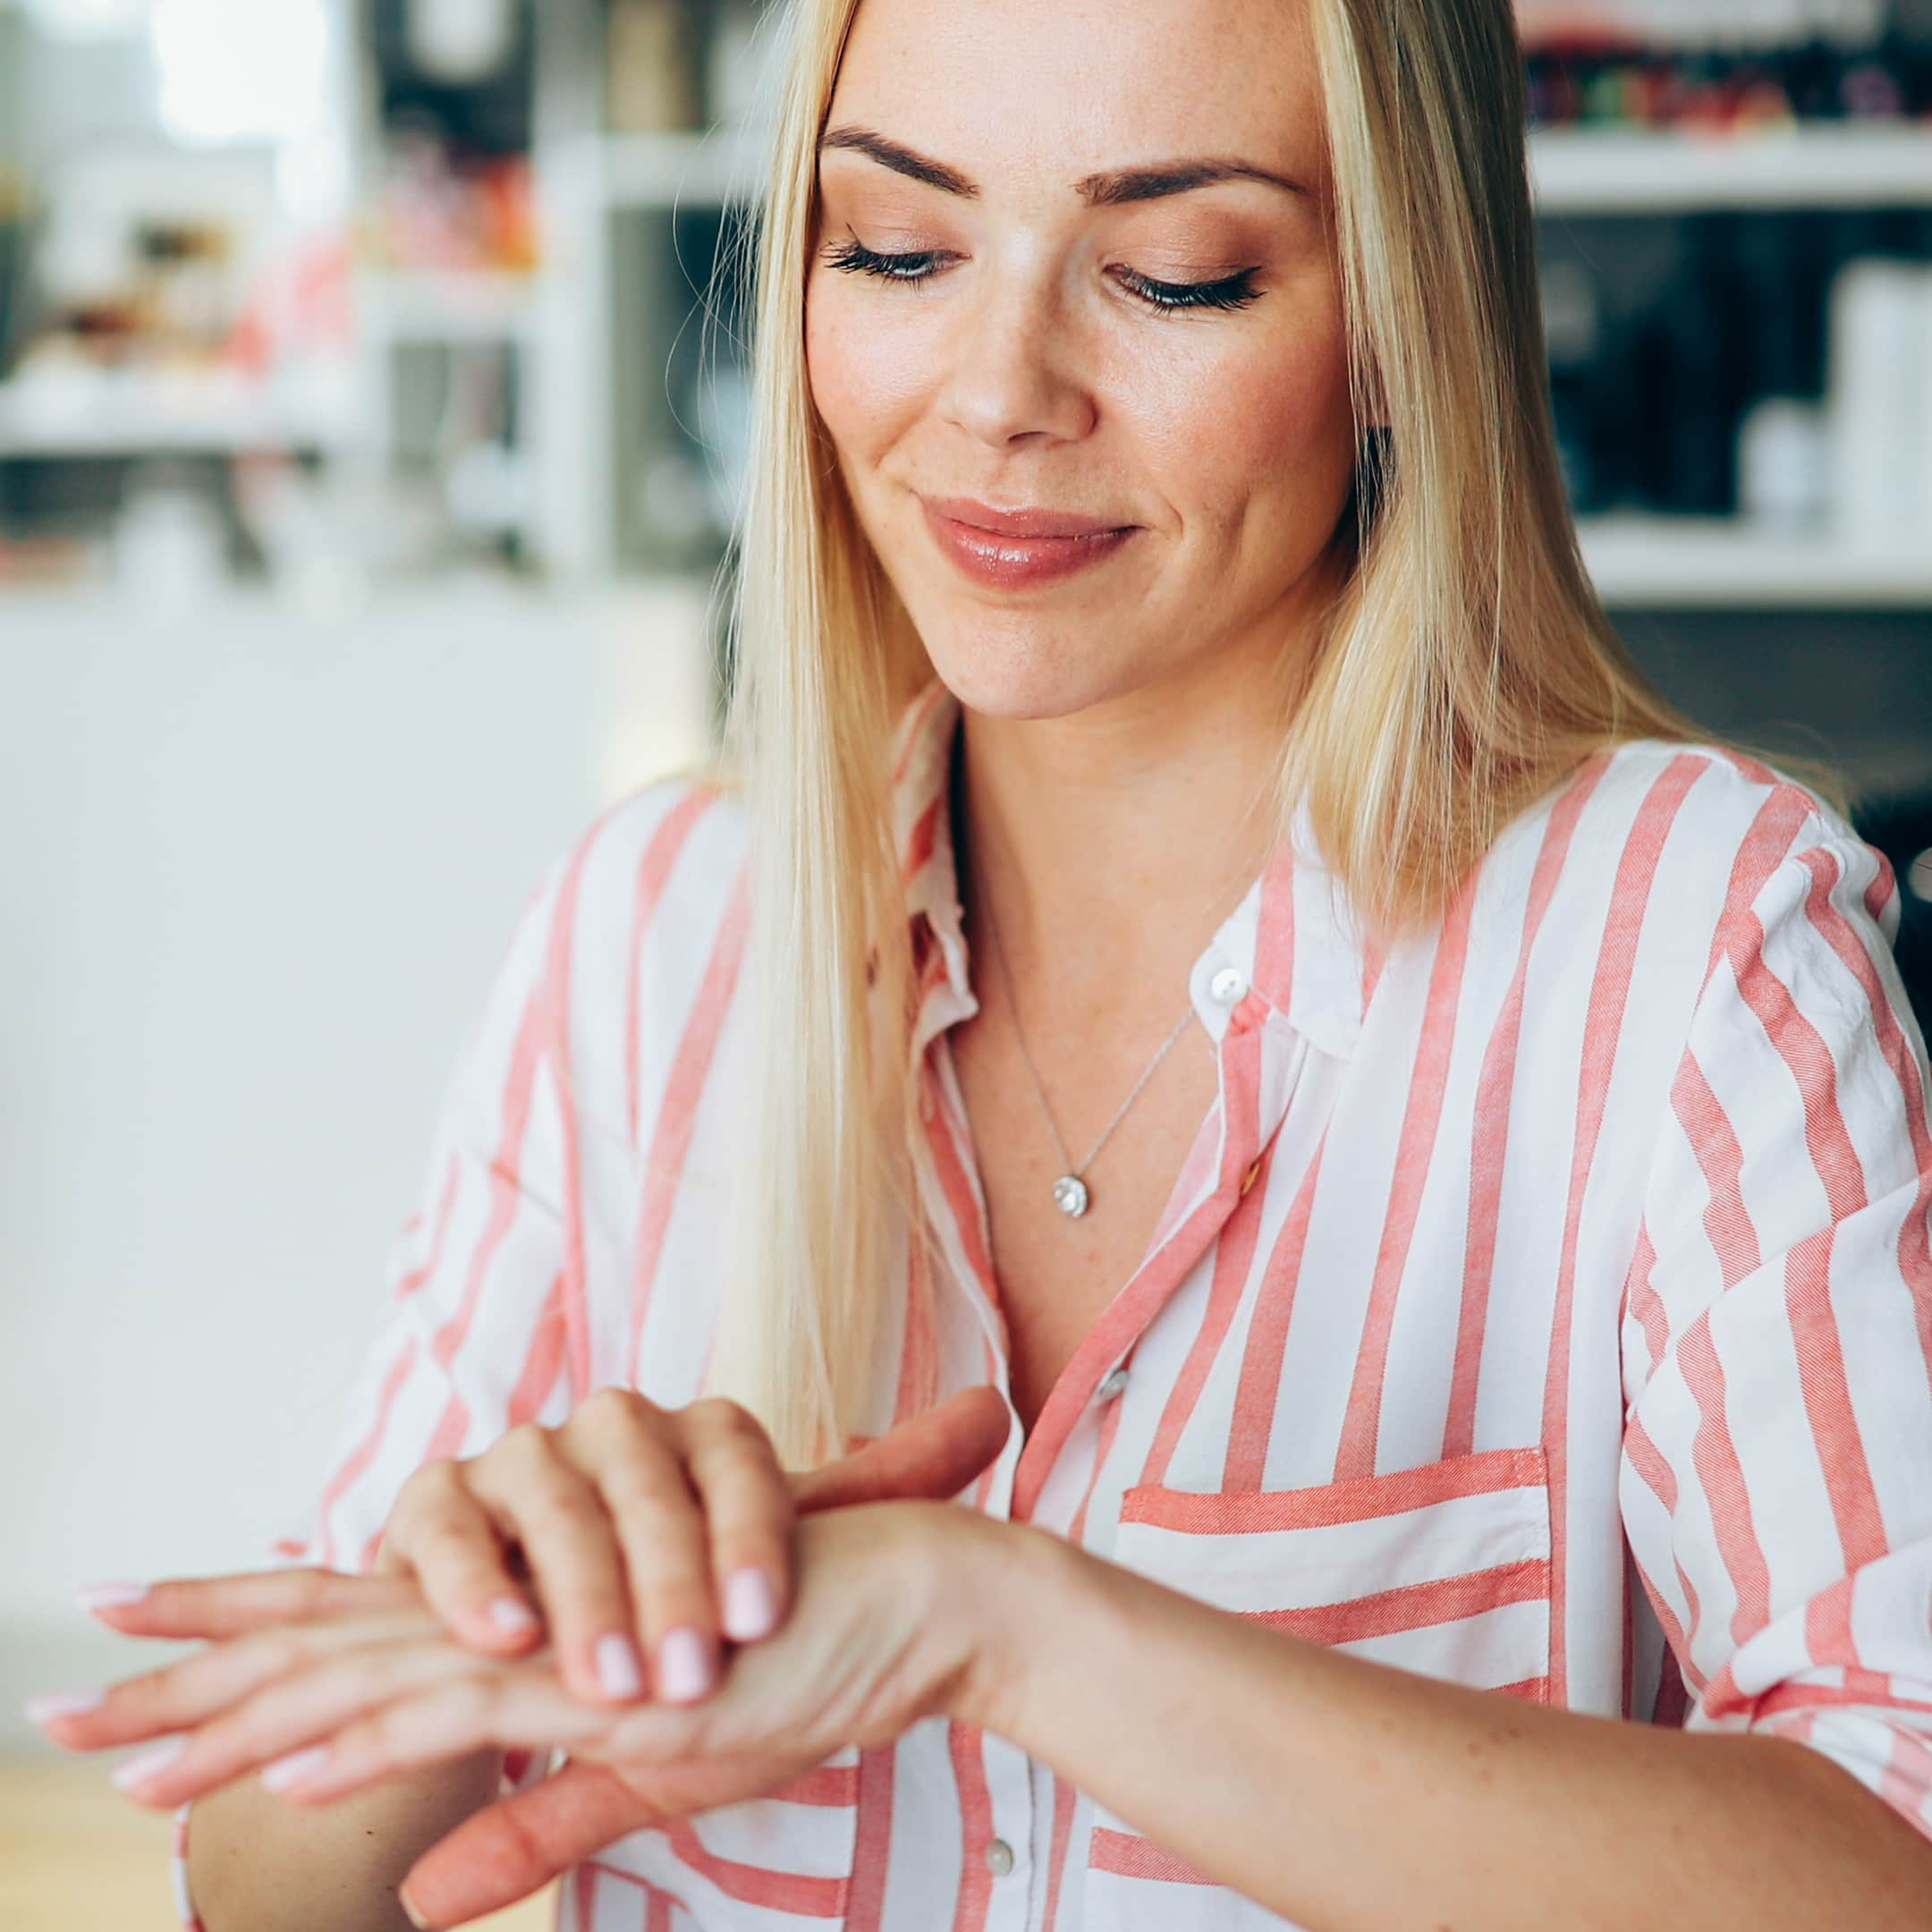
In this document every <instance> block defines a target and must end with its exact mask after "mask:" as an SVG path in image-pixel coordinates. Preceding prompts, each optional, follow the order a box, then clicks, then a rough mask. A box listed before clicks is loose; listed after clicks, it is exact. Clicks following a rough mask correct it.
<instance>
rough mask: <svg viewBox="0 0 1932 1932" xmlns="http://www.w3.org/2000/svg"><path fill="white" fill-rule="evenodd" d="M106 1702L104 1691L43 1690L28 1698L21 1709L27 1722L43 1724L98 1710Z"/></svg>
mask: <svg viewBox="0 0 1932 1932" xmlns="http://www.w3.org/2000/svg"><path fill="white" fill-rule="evenodd" d="M106 1701H107V1693H106V1691H42V1692H41V1694H40V1695H39V1696H38V1697H30V1698H29V1699H27V1701H26V1703H24V1704H23V1705H22V1706H21V1709H22V1710H24V1711H25V1712H26V1713H27V1722H28V1723H29V1724H45V1723H46V1722H47V1719H48V1718H50V1717H72V1716H77V1715H78V1714H79V1713H80V1712H81V1711H90V1710H98V1709H99V1708H100V1707H101V1706H102V1705H103V1704H105V1703H106Z"/></svg>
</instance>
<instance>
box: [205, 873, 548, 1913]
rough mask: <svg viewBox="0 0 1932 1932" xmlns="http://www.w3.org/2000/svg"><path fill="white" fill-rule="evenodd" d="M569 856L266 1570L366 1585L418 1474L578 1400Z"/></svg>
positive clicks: (506, 987)
mask: <svg viewBox="0 0 1932 1932" xmlns="http://www.w3.org/2000/svg"><path fill="white" fill-rule="evenodd" d="M581 859H582V849H581V847H580V848H577V849H573V850H572V852H567V853H565V854H563V856H562V857H560V858H559V859H558V860H556V861H555V864H554V865H553V866H552V867H551V869H550V870H549V871H548V872H547V875H546V876H545V877H544V878H543V879H542V880H541V881H540V883H539V884H538V886H537V888H536V889H535V890H534V891H533V892H532V893H531V894H530V897H529V898H528V899H527V900H526V902H525V903H524V906H523V908H522V911H521V914H520V915H519V917H518V919H517V920H516V923H515V926H514V928H513V933H512V936H511V939H510V942H509V945H508V946H507V948H506V949H505V951H504V953H503V955H502V957H501V958H500V960H499V962H498V964H497V967H496V972H495V974H494V976H493V977H492V979H491V980H490V983H489V986H488V988H487V992H486V994H485V996H484V998H483V1001H482V1004H481V1007H480V1010H479V1012H478V1013H477V1014H476V1015H475V1017H474V1018H473V1020H472V1021H471V1023H470V1030H469V1032H468V1035H467V1036H466V1038H464V1040H463V1042H462V1046H461V1048H460V1050H459V1052H458V1054H457V1056H456V1060H455V1064H454V1067H453V1072H452V1073H451V1075H450V1077H449V1080H448V1081H447V1082H446V1084H445V1089H444V1091H443V1094H442V1096H441V1098H440V1103H439V1106H438V1108H437V1111H436V1118H435V1124H434V1128H433V1131H432V1133H431V1136H430V1145H429V1152H428V1161H427V1164H426V1167H425V1170H424V1173H423V1175H422V1180H421V1184H420V1188H419V1195H418V1199H417V1201H416V1204H415V1211H414V1212H413V1213H412V1214H411V1216H410V1218H409V1219H408V1220H407V1221H406V1222H405V1223H404V1224H402V1228H401V1230H400V1231H399V1233H397V1234H396V1236H395V1238H394V1241H392V1243H391V1245H390V1248H389V1250H388V1253H387V1256H386V1261H385V1264H384V1267H383V1270H382V1296H381V1301H380V1304H379V1307H378V1309H377V1319H376V1324H375V1332H374V1335H373V1337H372V1339H371V1340H370V1342H369V1344H368V1346H367V1347H366V1349H365V1351H364V1353H363V1355H362V1358H361V1360H360V1365H359V1367H358V1369H357V1371H356V1374H355V1377H354V1378H353V1382H352V1386H351V1388H350V1390H349V1392H348V1395H347V1399H346V1402H345V1404H344V1408H343V1418H342V1420H341V1423H340V1424H339V1426H338V1428H337V1432H336V1437H335V1443H334V1445H333V1447H332V1448H331V1449H330V1451H329V1453H328V1455H327V1458H326V1464H325V1470H324V1473H323V1477H322V1479H321V1481H320V1483H319V1485H318V1488H317V1491H316V1493H315V1496H314V1499H313V1501H312V1502H311V1504H309V1507H308V1509H307V1511H306V1513H305V1514H304V1515H303V1517H302V1518H301V1520H300V1521H298V1522H297V1523H295V1524H293V1525H292V1527H291V1529H290V1531H289V1533H287V1534H285V1535H284V1536H281V1537H278V1538H276V1539H275V1542H274V1543H273V1544H272V1546H270V1549H269V1550H268V1551H267V1553H266V1558H267V1563H268V1564H269V1566H271V1567H280V1566H284V1565H290V1566H292V1565H306V1564H321V1565H323V1566H325V1567H326V1568H329V1569H334V1570H340V1571H346V1572H354V1573H357V1574H366V1573H367V1572H369V1570H370V1569H371V1568H372V1567H373V1566H374V1563H375V1561H376V1557H377V1551H378V1549H379V1547H380V1543H381V1536H382V1530H383V1526H384V1524H385V1523H386V1521H387V1520H388V1517H389V1513H390V1511H391V1509H392V1508H393V1506H394V1503H395V1500H396V1497H397V1495H398V1493H399V1492H400V1491H401V1489H402V1486H403V1484H404V1482H405V1481H406V1480H407V1479H408V1478H409V1477H410V1475H411V1473H412V1472H413V1471H414V1470H416V1469H418V1468H419V1466H420V1465H421V1464H422V1463H424V1462H428V1461H429V1460H431V1459H433V1458H435V1457H437V1456H444V1455H470V1454H475V1453H479V1451H480V1450H481V1449H483V1448H484V1447H485V1446H487V1445H488V1444H489V1443H491V1442H493V1441H494V1440H495V1439H496V1437H497V1436H500V1435H501V1434H503V1432H504V1430H505V1429H508V1428H513V1427H514V1426H515V1425H517V1424H518V1423H520V1422H523V1421H527V1420H538V1421H548V1422H557V1421H561V1420H563V1418H564V1417H565V1416H566V1415H568V1414H569V1412H570V1411H571V1409H572V1407H573V1406H574V1404H575V1402H577V1400H578V1399H579V1397H580V1394H582V1393H583V1391H582V1390H581V1389H580V1387H579V1383H580V1380H581V1379H582V1378H583V1374H584V1369H583V1363H584V1360H585V1356H584V1352H583V1342H582V1335H583V1329H582V1306H581V1291H582V1281H581V1265H580V1260H579V1258H578V1257H579V1253H580V1244H579V1242H578V1241H577V1240H576V1239H575V1233H574V1224H573V1223H574V1216H573V1207H572V1203H573V1200H574V1194H575V1190H574V1185H573V1182H572V1174H571V1158H572V1157H571V1148H572V1134H571V1129H570V1123H569V1121H568V1119H567V1118H566V1114H565V1111H564V1110H565V1108H566V1107H567V1106H568V1105H569V1095H570V1092H571V1083H570V1080H569V1078H568V1070H567V1068H566V1067H565V1066H564V1065H563V1063H562V1056H561V1054H560V1051H559V1041H560V1038H561V1036H562V1031H563V1030H562V1029H561V1028H560V1026H559V1024H558V1018H559V1013H560V1011H561V1003H562V1002H563V1000H564V999H565V998H566V997H567V996H568V984H567V969H568V962H569V960H570V957H571V946H570V944H569V940H570V937H571V935H570V932H569V929H568V922H569V921H570V920H571V919H572V915H573V911H574V903H575V891H574V887H575V882H576V880H577V877H578V876H579V874H580V869H581ZM548 1769H549V1759H548V1757H547V1755H546V1754H543V1753H538V1752H530V1751H513V1752H511V1753H508V1754H506V1760H505V1767H504V1789H505V1790H509V1789H513V1788H516V1789H521V1788H523V1787H526V1786H528V1785H529V1784H534V1783H535V1782H536V1781H537V1780H538V1779H539V1778H541V1777H542V1776H544V1775H547V1772H548ZM190 1830H191V1807H189V1806H182V1808H181V1809H179V1810H178V1811H177V1812H176V1814H175V1818H174V1836H173V1841H172V1848H171V1873H172V1877H173V1881H174V1901H175V1907H176V1916H177V1917H178V1919H180V1922H181V1923H182V1925H183V1926H184V1927H189V1928H195V1927H198V1925H199V1919H198V1918H197V1915H196V1911H195V1906H194V1902H193V1900H192V1898H191V1894H190V1888H189V1884H188V1840H189V1834H190Z"/></svg>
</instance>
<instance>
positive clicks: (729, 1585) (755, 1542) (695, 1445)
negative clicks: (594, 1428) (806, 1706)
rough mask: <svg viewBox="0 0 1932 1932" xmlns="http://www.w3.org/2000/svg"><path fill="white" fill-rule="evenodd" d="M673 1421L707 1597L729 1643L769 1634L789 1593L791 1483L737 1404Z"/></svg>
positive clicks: (767, 1440) (699, 1409)
mask: <svg viewBox="0 0 1932 1932" xmlns="http://www.w3.org/2000/svg"><path fill="white" fill-rule="evenodd" d="M680 1420H681V1422H682V1427H683V1430H684V1445H685V1446H684V1466H685V1468H686V1470H688V1471H689V1472H690V1477H691V1487H692V1488H693V1489H695V1490H696V1491H697V1493H698V1501H699V1508H700V1509H701V1510H702V1512H703V1515H704V1523H705V1534H706V1538H707V1541H708V1557H709V1570H710V1574H709V1579H708V1596H709V1598H710V1602H711V1604H712V1605H715V1606H721V1608H722V1613H723V1614H722V1618H721V1622H722V1623H723V1626H724V1634H725V1635H726V1636H727V1637H729V1638H731V1639H732V1640H733V1642H735V1643H750V1642H752V1641H754V1640H757V1639H758V1638H760V1637H768V1636H769V1635H770V1634H771V1633H772V1632H773V1631H775V1630H776V1629H777V1628H778V1626H779V1624H780V1623H782V1622H783V1621H784V1609H785V1605H786V1603H787V1602H788V1601H789V1599H790V1596H791V1578H792V1524H793V1522H794V1521H795V1520H796V1514H797V1513H796V1511H795V1510H794V1508H793V1506H792V1491H791V1486H790V1485H789V1484H788V1483H787V1482H786V1480H785V1473H784V1469H783V1468H782V1467H781V1466H780V1464H779V1461H778V1452H777V1450H776V1449H775V1447H774V1445H773V1443H772V1439H771V1437H770V1436H768V1435H767V1434H766V1432H765V1430H764V1428H763V1427H762V1426H761V1425H760V1423H759V1422H758V1419H757V1417H755V1416H754V1415H752V1414H751V1412H750V1411H749V1410H747V1409H745V1408H742V1407H741V1406H740V1404H738V1403H737V1402H728V1401H724V1400H719V1399H711V1400H708V1401H705V1402H694V1403H692V1404H691V1407H690V1408H689V1409H686V1410H685V1411H683V1412H682V1416H681V1418H680Z"/></svg>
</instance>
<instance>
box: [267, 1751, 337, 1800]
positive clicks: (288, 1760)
mask: <svg viewBox="0 0 1932 1932" xmlns="http://www.w3.org/2000/svg"><path fill="white" fill-rule="evenodd" d="M327 1762H328V1746H327V1745H326V1744H310V1745H309V1746H307V1747H306V1748H305V1749H303V1750H298V1751H290V1752H289V1754H288V1755H287V1756H286V1757H285V1758H276V1759H275V1761H274V1762H273V1763H272V1764H265V1765H264V1766H263V1767H262V1768H261V1781H262V1783H263V1784H266V1785H267V1787H268V1789H269V1790H270V1791H272V1792H278V1791H286V1790H287V1789H288V1787H289V1786H290V1785H291V1784H301V1781H302V1780H303V1779H304V1778H305V1777H310V1776H312V1775H314V1774H315V1773H316V1772H318V1771H319V1770H320V1769H321V1768H322V1767H323V1766H324V1765H326V1763H327Z"/></svg>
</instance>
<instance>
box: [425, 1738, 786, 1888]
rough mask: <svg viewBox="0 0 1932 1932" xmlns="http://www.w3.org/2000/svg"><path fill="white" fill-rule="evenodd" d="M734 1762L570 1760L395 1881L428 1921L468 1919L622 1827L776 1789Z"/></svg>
mask: <svg viewBox="0 0 1932 1932" xmlns="http://www.w3.org/2000/svg"><path fill="white" fill-rule="evenodd" d="M797 1768H798V1767H797V1766H796V1765H793V1764H790V1763H786V1764H784V1765H783V1766H782V1767H780V1770H779V1772H778V1773H777V1774H775V1775H768V1776H767V1777H765V1778H763V1779H760V1778H759V1777H758V1776H757V1775H755V1773H756V1770H757V1767H756V1766H750V1767H747V1765H746V1761H744V1760H739V1759H714V1760H707V1761H700V1762H693V1763H691V1764H673V1765H664V1766H661V1767H660V1766H654V1767H648V1770H645V1769H640V1768H631V1767H627V1768H626V1770H625V1772H624V1773H623V1775H622V1776H620V1775H618V1774H617V1773H616V1772H614V1771H613V1770H612V1769H611V1767H609V1766H607V1765H604V1764H600V1763H597V1761H595V1760H594V1759H589V1758H574V1759H572V1761H571V1762H570V1763H568V1764H566V1765H564V1766H563V1767H562V1768H561V1769H560V1770H558V1771H556V1772H555V1773H554V1774H553V1775H551V1776H549V1777H547V1778H545V1779H544V1780H543V1781H542V1782H541V1783H540V1784H533V1785H532V1786H530V1789H529V1790H528V1791H523V1792H516V1793H515V1794H514V1795H513V1796H511V1797H508V1798H502V1799H499V1800H497V1801H496V1803H494V1804H491V1805H487V1806H486V1807H485V1808H484V1809H482V1810H480V1811H478V1812H474V1813H472V1814H471V1816H470V1817H469V1818H465V1819H464V1820H463V1822H462V1824H461V1825H459V1826H456V1827H455V1829H454V1830H453V1831H452V1832H450V1833H449V1834H448V1835H446V1836H445V1837H443V1838H440V1839H438V1840H437V1842H436V1843H435V1844H433V1845H432V1846H430V1848H429V1849H428V1851H427V1852H424V1853H423V1855H422V1856H421V1857H420V1858H419V1859H418V1860H416V1862H415V1864H413V1865H412V1866H411V1868H410V1869H409V1873H408V1876H407V1877H405V1878H404V1880H403V1882H402V1890H403V1892H404V1893H405V1894H407V1895H408V1900H409V1909H410V1911H411V1915H412V1916H413V1917H414V1918H415V1919H416V1920H417V1922H418V1923H419V1924H421V1925H426V1926H458V1925H467V1924H469V1923H470V1920H471V1919H480V1918H482V1917H483V1916H484V1915H485V1914H486V1913H487V1912H493V1911H501V1910H502V1909H503V1908H504V1906H506V1905H513V1904H514V1903H515V1902H517V1901H518V1900H519V1899H522V1898H528V1897H529V1896H530V1894H531V1893H532V1892H535V1891H538V1889H540V1888H541V1887H542V1886H544V1885H547V1884H548V1883H549V1882H550V1880H551V1879H553V1878H555V1877H557V1876H558V1875H559V1874H560V1873H563V1872H565V1871H567V1870H568V1869H569V1868H571V1867H572V1865H574V1864H576V1863H577V1862H578V1861H579V1860H580V1859H584V1858H588V1857H589V1855H590V1854H591V1853H592V1852H596V1851H597V1850H598V1849H599V1848H600V1847H602V1846H604V1845H607V1844H609V1843H612V1842H613V1841H614V1840H615V1839H618V1838H621V1837H623V1836H624V1835H626V1834H627V1833H629V1832H632V1831H636V1830H639V1829H641V1828H643V1827H645V1826H651V1825H657V1824H662V1823H664V1822H665V1821H666V1820H667V1819H671V1818H689V1817H690V1816H691V1815H692V1814H693V1813H694V1812H698V1811H706V1810H709V1809H711V1808H712V1807H713V1806H714V1805H718V1804H728V1803H731V1802H733V1801H736V1800H738V1799H741V1798H743V1797H747V1796H750V1795H754V1794H756V1793H757V1792H759V1791H762V1790H767V1789H771V1788H774V1787H775V1785H776V1784H778V1783H779V1782H781V1781H782V1780H783V1779H785V1778H789V1777H792V1776H793V1775H796V1772H797Z"/></svg>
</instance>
